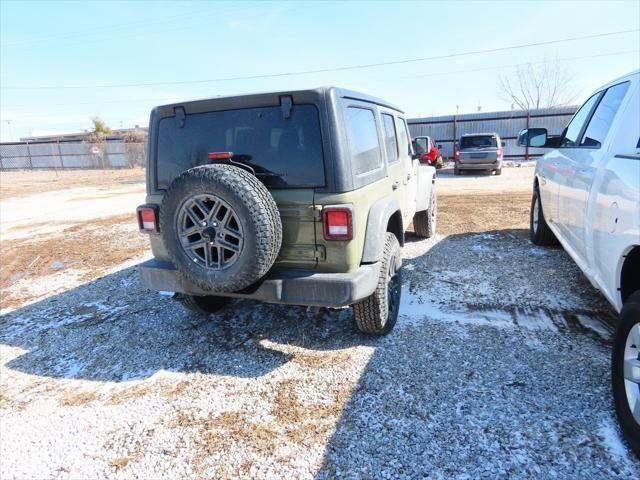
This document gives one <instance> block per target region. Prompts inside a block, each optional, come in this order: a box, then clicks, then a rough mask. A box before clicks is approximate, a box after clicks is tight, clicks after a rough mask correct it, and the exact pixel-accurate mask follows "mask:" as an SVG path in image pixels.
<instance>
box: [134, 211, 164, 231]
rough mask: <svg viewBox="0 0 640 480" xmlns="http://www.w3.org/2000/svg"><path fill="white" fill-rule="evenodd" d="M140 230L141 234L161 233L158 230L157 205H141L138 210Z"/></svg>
mask: <svg viewBox="0 0 640 480" xmlns="http://www.w3.org/2000/svg"><path fill="white" fill-rule="evenodd" d="M136 214H137V216H138V228H139V229H140V232H141V233H152V234H156V233H160V229H159V228H158V207H156V206H155V205H140V206H139V207H138V208H137V209H136Z"/></svg>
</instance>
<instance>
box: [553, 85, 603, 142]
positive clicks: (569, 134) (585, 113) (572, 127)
mask: <svg viewBox="0 0 640 480" xmlns="http://www.w3.org/2000/svg"><path fill="white" fill-rule="evenodd" d="M601 93H602V92H598V93H596V94H595V95H593V96H592V97H591V98H589V100H587V101H586V102H585V103H584V105H582V107H580V110H578V112H577V113H576V114H575V115H574V116H573V118H572V119H571V121H570V122H569V125H567V131H566V132H565V134H564V138H563V139H562V144H561V145H560V146H561V147H569V148H570V147H577V146H578V140H579V137H580V132H581V131H582V127H583V126H584V124H585V122H586V121H587V119H588V118H589V115H590V114H591V110H593V106H594V105H595V104H596V102H597V101H598V98H600V94H601Z"/></svg>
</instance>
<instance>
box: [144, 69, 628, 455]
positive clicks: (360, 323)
mask: <svg viewBox="0 0 640 480" xmlns="http://www.w3.org/2000/svg"><path fill="white" fill-rule="evenodd" d="M639 77H640V75H639V74H638V73H634V74H632V75H629V76H627V77H623V78H621V79H618V80H616V81H614V82H612V83H610V84H607V85H605V86H604V87H602V88H600V89H598V90H597V91H596V92H595V93H594V94H593V95H592V96H591V97H589V99H588V100H587V101H586V102H585V104H584V105H583V106H582V107H581V108H580V109H579V110H578V111H577V113H576V114H575V115H574V117H573V118H572V120H571V121H570V123H569V124H568V125H567V127H566V128H565V130H564V132H563V133H562V135H560V136H558V137H552V136H550V135H548V132H547V130H546V129H543V128H530V129H528V130H524V131H522V132H521V133H520V135H519V139H518V143H519V145H522V146H531V147H540V148H553V150H552V151H551V152H549V153H547V154H546V155H545V156H544V157H543V158H542V159H541V160H540V161H539V162H538V164H537V167H536V171H535V180H534V185H533V194H532V203H531V214H530V235H531V241H532V242H533V243H535V244H537V245H553V244H556V243H558V242H559V243H561V244H562V246H563V247H564V248H565V249H566V251H567V252H568V253H569V254H570V255H571V257H572V258H573V259H574V260H575V261H576V263H577V264H578V265H579V266H580V268H581V269H582V270H583V271H584V273H585V275H586V276H587V277H588V278H589V280H590V281H591V282H592V283H593V284H594V285H595V286H596V287H597V288H599V289H600V290H601V291H602V292H603V293H604V295H605V296H606V297H607V298H608V299H609V301H610V302H611V304H612V305H613V306H614V307H615V308H616V309H617V310H618V311H619V312H620V321H619V324H618V327H617V333H616V338H615V342H614V348H613V357H612V381H613V393H614V399H615V402H616V411H617V414H618V418H619V420H620V424H621V425H622V429H623V432H624V435H625V438H626V440H627V441H628V442H629V445H630V446H631V448H632V449H633V450H634V451H635V452H636V453H638V454H640V193H639V192H640V133H639V132H640V124H639V122H640V93H639ZM149 133H150V142H149V145H150V148H149V154H148V168H147V199H146V201H147V203H146V204H145V205H143V206H141V207H139V208H138V221H139V226H140V230H141V231H143V232H145V233H148V234H150V239H151V248H152V251H153V255H154V259H153V260H150V261H147V262H145V263H144V264H143V265H142V266H141V268H140V271H141V276H142V280H143V283H144V284H145V285H146V286H147V287H148V288H151V289H155V290H161V291H171V292H176V298H177V299H178V300H180V301H181V302H182V303H183V304H185V305H186V306H187V307H189V308H191V309H193V310H195V311H198V312H200V313H204V314H210V313H214V312H216V311H217V310H218V309H219V308H221V307H222V306H223V305H224V304H225V303H226V301H227V300H228V299H229V298H232V297H239V298H250V299H257V300H262V301H265V302H272V303H282V304H294V305H307V306H324V307H343V306H352V307H353V310H354V320H355V324H356V326H357V327H358V328H359V329H360V330H361V331H362V332H365V333H369V334H375V335H383V334H387V333H388V332H389V331H390V330H391V329H392V328H393V326H394V324H395V322H396V319H397V316H398V311H399V306H400V297H401V287H402V269H401V267H402V261H401V250H400V249H401V247H402V245H403V244H404V241H405V232H406V231H407V228H408V227H409V225H410V224H411V223H413V227H414V232H415V233H416V234H417V235H419V236H421V237H426V238H428V237H431V236H433V235H434V234H435V231H436V220H437V199H436V192H435V181H436V175H435V172H436V169H435V168H434V167H436V166H438V164H439V163H440V162H441V161H442V156H441V155H440V146H439V145H435V144H434V142H433V140H432V139H431V138H430V137H429V136H424V137H417V138H415V139H413V140H412V139H411V138H410V135H409V131H408V128H407V123H406V120H405V116H404V113H403V111H402V110H401V109H400V108H398V107H396V106H394V105H392V104H390V103H388V102H386V101H384V100H381V99H378V98H374V97H370V96H368V95H364V94H361V93H358V92H353V91H347V90H342V89H338V88H321V89H315V90H303V91H287V92H275V93H267V94H260V95H245V96H237V97H224V98H220V97H219V98H214V99H209V100H202V101H196V102H186V103H177V104H172V105H164V106H160V107H157V108H155V109H154V110H153V112H152V114H151V121H150V129H149ZM504 145H505V143H504V142H503V141H502V140H501V138H500V136H499V135H498V134H497V133H478V134H467V135H463V136H462V137H461V138H460V142H459V144H458V146H457V148H456V149H455V167H454V173H455V174H456V175H457V174H460V173H461V172H462V171H466V170H481V169H482V170H490V171H493V172H494V173H495V174H496V175H500V174H501V172H502V166H503V158H504V155H503V147H504Z"/></svg>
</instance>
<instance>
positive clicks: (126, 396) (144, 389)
mask: <svg viewBox="0 0 640 480" xmlns="http://www.w3.org/2000/svg"><path fill="white" fill-rule="evenodd" d="M152 391H153V389H152V387H151V386H150V385H145V384H140V385H132V386H129V387H127V388H126V389H122V390H120V389H119V391H117V392H114V393H112V394H111V395H109V397H108V398H107V399H106V400H105V402H104V403H105V404H106V405H121V404H123V403H127V402H130V401H131V400H135V399H136V398H140V397H144V396H146V395H149V394H150V393H152Z"/></svg>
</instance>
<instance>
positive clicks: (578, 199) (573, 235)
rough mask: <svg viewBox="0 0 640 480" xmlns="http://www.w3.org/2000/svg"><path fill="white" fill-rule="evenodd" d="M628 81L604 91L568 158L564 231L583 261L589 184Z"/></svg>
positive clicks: (590, 184) (591, 183) (601, 158)
mask: <svg viewBox="0 0 640 480" xmlns="http://www.w3.org/2000/svg"><path fill="white" fill-rule="evenodd" d="M629 83H630V82H628V81H627V82H623V83H619V84H617V85H614V86H612V87H609V88H608V89H607V90H606V91H605V92H604V94H603V95H602V97H601V98H600V100H599V103H598V105H597V107H596V108H595V110H594V111H593V114H592V116H591V119H590V120H589V123H588V124H587V127H586V129H585V131H584V134H583V135H582V138H581V139H580V143H579V149H575V152H574V155H573V156H572V158H571V160H570V162H571V165H572V168H571V170H572V172H573V175H572V177H571V178H570V179H569V184H568V187H567V191H568V192H570V194H571V195H570V196H568V202H567V219H568V223H567V233H568V236H569V238H570V239H571V240H570V241H571V242H572V244H573V248H574V251H575V252H576V254H577V255H578V256H579V257H580V258H583V259H585V260H588V257H589V255H588V248H589V243H590V239H589V238H588V236H587V232H586V230H587V227H588V226H589V225H590V222H591V220H592V218H591V215H590V212H589V198H590V192H591V187H592V185H593V182H594V180H595V178H596V174H597V172H598V170H599V168H600V167H601V165H602V163H603V159H604V158H605V157H606V156H607V154H608V153H607V152H608V149H609V148H608V147H609V143H610V142H609V133H610V127H611V124H612V123H613V122H614V120H615V118H616V116H617V114H618V111H619V108H620V105H621V103H622V101H623V100H624V98H625V95H626V94H627V92H628V91H629ZM589 264H592V262H589Z"/></svg>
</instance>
